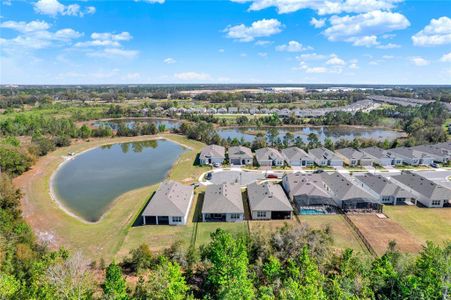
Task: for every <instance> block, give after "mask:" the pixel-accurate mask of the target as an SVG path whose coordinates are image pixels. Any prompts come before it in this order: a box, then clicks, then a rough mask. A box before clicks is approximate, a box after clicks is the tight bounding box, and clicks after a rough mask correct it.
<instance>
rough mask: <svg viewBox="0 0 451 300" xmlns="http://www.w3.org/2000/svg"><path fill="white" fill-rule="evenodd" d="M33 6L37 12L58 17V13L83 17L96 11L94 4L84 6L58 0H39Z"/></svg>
mask: <svg viewBox="0 0 451 300" xmlns="http://www.w3.org/2000/svg"><path fill="white" fill-rule="evenodd" d="M33 6H34V10H35V11H36V12H37V13H39V14H42V15H48V16H51V17H56V16H57V15H62V16H78V17H83V16H84V15H85V14H94V13H95V12H96V9H95V7H94V6H88V7H86V8H82V7H81V6H80V5H78V4H69V5H64V4H62V3H61V2H59V1H58V0H38V1H37V2H35V3H34V4H33Z"/></svg>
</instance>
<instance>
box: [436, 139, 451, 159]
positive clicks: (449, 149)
mask: <svg viewBox="0 0 451 300" xmlns="http://www.w3.org/2000/svg"><path fill="white" fill-rule="evenodd" d="M435 146H436V147H437V148H440V150H442V151H443V152H444V153H446V154H447V155H450V156H451V142H445V143H439V144H435Z"/></svg>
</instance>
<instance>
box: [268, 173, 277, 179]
mask: <svg viewBox="0 0 451 300" xmlns="http://www.w3.org/2000/svg"><path fill="white" fill-rule="evenodd" d="M266 178H267V179H277V178H279V176H277V175H276V174H266Z"/></svg>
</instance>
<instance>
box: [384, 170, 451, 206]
mask: <svg viewBox="0 0 451 300" xmlns="http://www.w3.org/2000/svg"><path fill="white" fill-rule="evenodd" d="M393 179H395V180H397V181H399V182H400V183H402V184H405V185H406V186H408V187H409V188H411V189H413V190H414V191H416V192H417V193H419V194H421V195H423V196H425V197H427V198H428V199H430V200H443V199H451V190H450V189H448V188H446V187H444V186H442V185H439V184H437V183H435V182H433V181H431V180H429V179H426V178H424V177H423V176H420V175H418V174H415V173H413V172H409V171H404V172H401V174H400V175H395V176H393Z"/></svg>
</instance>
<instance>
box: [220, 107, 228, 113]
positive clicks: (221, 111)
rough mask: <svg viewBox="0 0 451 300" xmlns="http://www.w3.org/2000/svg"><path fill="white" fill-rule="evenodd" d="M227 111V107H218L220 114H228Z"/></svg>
mask: <svg viewBox="0 0 451 300" xmlns="http://www.w3.org/2000/svg"><path fill="white" fill-rule="evenodd" d="M226 113H227V108H223V107H221V108H218V114H226Z"/></svg>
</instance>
